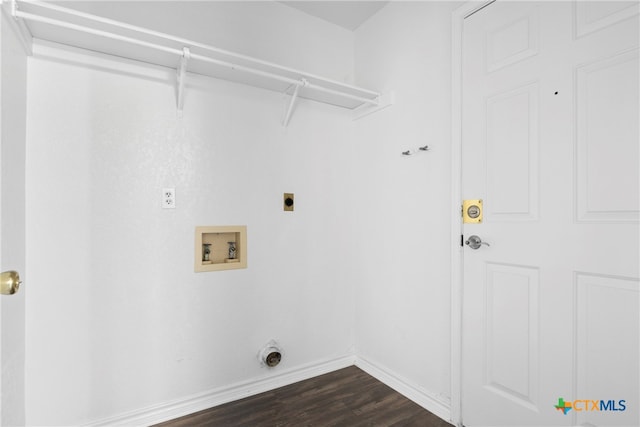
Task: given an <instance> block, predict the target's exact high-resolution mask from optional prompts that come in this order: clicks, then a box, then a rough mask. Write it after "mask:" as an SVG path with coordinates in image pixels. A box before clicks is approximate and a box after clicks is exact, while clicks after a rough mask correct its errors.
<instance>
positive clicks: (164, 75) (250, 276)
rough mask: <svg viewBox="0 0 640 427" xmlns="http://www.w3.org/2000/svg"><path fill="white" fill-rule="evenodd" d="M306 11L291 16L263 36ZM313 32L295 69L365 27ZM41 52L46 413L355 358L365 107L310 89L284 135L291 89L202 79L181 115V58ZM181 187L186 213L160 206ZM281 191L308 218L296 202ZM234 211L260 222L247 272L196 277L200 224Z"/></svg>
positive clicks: (31, 386)
mask: <svg viewBox="0 0 640 427" xmlns="http://www.w3.org/2000/svg"><path fill="white" fill-rule="evenodd" d="M278 7H281V5H278ZM306 19H307V18H306V16H305V15H303V14H300V16H298V17H297V20H296V22H295V23H289V22H288V21H287V20H283V19H278V18H277V17H276V16H273V17H271V18H270V20H268V21H265V24H264V25H268V28H263V30H264V32H262V33H261V35H262V37H263V38H269V37H270V35H271V34H276V35H278V37H280V35H281V34H282V33H284V32H287V31H288V32H290V33H291V32H295V31H297V29H298V28H299V27H301V26H302V27H303V26H304V25H305V20H306ZM308 19H310V18H308ZM250 24H251V25H253V24H254V23H253V22H252V23H250ZM309 25H315V26H317V22H315V21H314V22H309ZM274 26H277V27H279V30H277V31H276V30H273V29H272V27H274ZM254 31H256V32H259V29H255V30H254ZM272 31H273V32H272ZM314 31H315V33H313V34H307V36H306V37H309V38H313V39H314V40H315V43H320V41H322V43H324V44H325V45H324V46H323V48H322V49H314V51H313V52H306V53H305V52H304V51H294V52H290V53H289V54H290V56H289V57H288V58H289V60H290V62H291V63H292V64H291V65H296V64H295V62H296V60H297V59H298V58H299V59H300V60H301V62H306V58H308V57H310V56H313V57H314V61H318V62H322V61H323V60H324V61H326V62H327V63H332V64H334V65H335V64H337V63H340V62H339V61H337V60H336V59H335V57H336V55H337V56H338V57H347V56H349V55H351V54H352V48H353V36H352V34H351V33H348V32H346V31H343V30H339V29H337V27H333V26H329V25H327V26H325V27H317V28H316V29H315V30H314ZM35 48H36V50H35V54H34V56H33V57H32V58H31V59H30V60H29V70H28V73H29V74H28V79H29V90H28V105H29V111H28V138H27V156H28V165H27V206H28V209H27V245H28V246H27V248H28V249H27V251H28V252H27V256H28V259H29V267H28V269H29V270H28V273H29V286H28V288H27V289H26V290H27V293H28V297H29V307H28V312H27V358H26V363H27V382H26V387H27V395H26V398H27V423H28V424H29V425H74V424H79V423H87V422H95V421H96V420H101V419H105V418H108V417H112V416H115V415H119V414H124V413H126V412H127V411H138V410H140V409H141V408H147V407H151V406H153V405H162V404H165V403H167V402H171V401H174V400H176V399H183V398H185V397H189V396H193V395H196V394H198V393H207V392H211V391H215V390H224V389H225V388H230V387H232V386H234V385H238V384H242V383H246V382H249V383H251V382H253V381H258V380H260V379H264V378H267V377H270V376H274V375H279V374H281V373H284V372H292V371H294V370H296V369H301V368H304V367H308V366H314V365H321V364H322V363H325V362H327V361H332V360H336V359H339V358H341V357H344V356H346V355H350V354H351V352H352V343H353V337H352V332H353V331H352V325H353V322H352V319H353V294H352V290H353V286H352V283H353V282H354V279H355V278H354V277H353V270H352V269H351V267H350V257H349V254H351V253H352V251H351V250H350V246H351V245H352V244H353V239H352V236H351V232H350V225H351V223H350V219H351V217H350V216H349V215H343V212H344V211H347V212H349V211H351V209H350V206H349V203H350V195H351V194H350V190H351V188H350V185H349V179H348V177H349V176H350V174H351V172H352V170H351V169H352V167H353V164H352V155H351V152H352V148H350V147H351V144H352V141H353V133H352V124H351V123H352V122H351V120H350V115H349V114H348V112H347V111H345V110H342V109H339V108H335V107H331V106H328V105H323V104H318V103H313V102H305V101H302V102H301V103H300V105H299V107H298V108H297V109H296V111H295V113H294V116H293V118H292V120H291V123H290V125H289V127H288V128H286V129H284V128H282V127H281V125H280V121H281V118H282V113H283V106H284V103H285V102H286V99H285V98H284V97H283V96H282V95H280V94H276V93H272V92H267V91H262V90H259V89H255V88H251V87H247V86H241V85H235V84H231V83H226V82H223V81H217V80H214V79H208V78H197V77H193V76H192V78H190V80H189V83H188V86H187V91H186V97H185V109H184V118H183V119H178V118H177V117H176V109H175V89H174V86H173V82H174V79H175V70H165V69H161V68H154V67H150V66H145V65H142V64H135V63H126V62H123V61H117V60H115V59H113V58H108V57H104V56H100V55H96V54H88V53H86V52H78V51H75V50H73V49H65V48H62V47H60V46H52V45H48V44H46V43H42V44H37V45H36V47H35ZM283 48H284V47H283V46H278V47H276V48H274V56H278V55H280V54H281V53H282V51H280V50H279V49H283ZM263 53H264V55H265V56H269V55H268V53H269V52H267V51H264V52H263ZM347 53H348V54H349V55H347ZM340 64H341V67H343V69H342V70H341V71H340V72H339V73H337V74H342V75H348V74H351V72H352V69H351V67H352V61H346V62H345V63H340ZM303 65H304V64H303ZM299 68H303V67H302V66H300V67H299ZM170 186H172V187H175V188H176V193H177V208H176V209H175V210H162V209H161V208H160V193H161V189H162V188H163V187H170ZM283 192H294V193H295V194H296V210H295V212H293V213H285V212H283V211H282V193H283ZM233 224H246V225H247V227H248V263H249V267H248V268H247V269H246V270H235V271H223V272H210V273H194V272H193V245H194V228H195V227H196V226H197V225H233ZM272 338H273V339H276V340H277V341H278V342H279V343H280V344H281V345H282V346H283V348H284V352H285V354H284V360H283V362H282V363H281V365H280V366H279V367H278V368H276V369H275V370H267V369H266V368H263V367H261V366H260V365H259V363H258V361H257V358H256V356H257V353H258V351H259V350H260V348H261V347H262V346H263V345H264V344H266V343H267V342H268V341H269V340H270V339H272Z"/></svg>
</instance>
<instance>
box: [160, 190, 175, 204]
mask: <svg viewBox="0 0 640 427" xmlns="http://www.w3.org/2000/svg"><path fill="white" fill-rule="evenodd" d="M175 208H176V189H175V188H163V189H162V209H175Z"/></svg>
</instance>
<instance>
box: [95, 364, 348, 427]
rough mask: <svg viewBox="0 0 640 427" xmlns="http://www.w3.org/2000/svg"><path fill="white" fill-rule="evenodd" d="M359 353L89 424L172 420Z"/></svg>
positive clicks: (329, 367)
mask: <svg viewBox="0 0 640 427" xmlns="http://www.w3.org/2000/svg"><path fill="white" fill-rule="evenodd" d="M354 362H355V356H353V355H346V356H342V357H339V358H336V359H331V360H326V361H322V362H318V363H315V364H312V365H307V366H303V367H299V368H295V369H290V370H287V371H282V372H281V373H278V374H276V375H274V376H272V377H269V378H263V379H258V380H253V381H244V382H241V383H237V384H234V385H232V386H229V387H223V388H218V389H213V390H210V391H206V392H203V393H198V394H194V395H191V396H189V397H186V398H183V399H178V400H174V401H171V402H166V403H164V404H160V405H155V406H152V407H148V408H143V409H140V410H136V411H131V412H128V413H124V414H120V415H117V416H113V417H109V418H104V419H101V420H96V421H94V422H91V423H89V424H86V425H87V426H124V425H126V426H130V427H133V426H149V425H152V424H157V423H161V422H164V421H169V420H172V419H174V418H178V417H182V416H184V415H189V414H192V413H194V412H198V411H202V410H204V409H208V408H213V407H214V406H218V405H222V404H223V403H228V402H232V401H234V400H238V399H243V398H245V397H249V396H253V395H256V394H259V393H264V392H266V391H270V390H273V389H276V388H278V387H283V386H286V385H289V384H293V383H296V382H298V381H303V380H307V379H309V378H313V377H317V376H318V375H322V374H326V373H329V372H333V371H337V370H338V369H342V368H346V367H348V366H353V365H354Z"/></svg>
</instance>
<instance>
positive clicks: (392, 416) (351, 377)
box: [157, 366, 451, 427]
mask: <svg viewBox="0 0 640 427" xmlns="http://www.w3.org/2000/svg"><path fill="white" fill-rule="evenodd" d="M157 426H161V427H186V426H189V427H192V426H220V427H244V426H247V427H248V426H251V427H274V426H278V427H285V426H290V427H294V426H295V427H300V426H317V427H325V426H345V427H358V426H385V427H386V426H396V427H400V426H402V427H404V426H407V427H410V426H416V427H417V426H420V427H451V425H450V424H449V423H447V422H445V421H443V420H441V419H440V418H438V417H436V416H435V415H433V414H432V413H430V412H428V411H426V410H425V409H423V408H422V407H420V406H419V405H417V404H415V403H414V402H412V401H410V400H409V399H407V398H406V397H404V396H402V395H401V394H399V393H397V392H396V391H394V390H393V389H391V388H389V387H387V386H386V385H384V384H383V383H381V382H380V381H378V380H376V379H375V378H373V377H372V376H370V375H369V374H367V373H366V372H364V371H362V370H360V369H359V368H357V367H355V366H351V367H348V368H345V369H340V370H338V371H335V372H331V373H328V374H325V375H321V376H319V377H316V378H311V379H309V380H306V381H301V382H298V383H295V384H291V385H288V386H286V387H281V388H279V389H276V390H272V391H268V392H266V393H262V394H258V395H255V396H252V397H247V398H245V399H242V400H237V401H235V402H230V403H227V404H224V405H220V406H216V407H215V408H211V409H207V410H204V411H200V412H196V413H195V414H191V415H187V416H185V417H182V418H178V419H175V420H172V421H168V422H165V423H162V424H158V425H157Z"/></svg>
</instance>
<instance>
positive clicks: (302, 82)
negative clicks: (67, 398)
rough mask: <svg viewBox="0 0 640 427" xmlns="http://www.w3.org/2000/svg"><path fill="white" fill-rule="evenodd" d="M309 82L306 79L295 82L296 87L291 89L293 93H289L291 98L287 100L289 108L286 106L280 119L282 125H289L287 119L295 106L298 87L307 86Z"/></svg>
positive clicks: (298, 91)
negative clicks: (285, 110) (282, 117)
mask: <svg viewBox="0 0 640 427" xmlns="http://www.w3.org/2000/svg"><path fill="white" fill-rule="evenodd" d="M308 84H309V82H308V81H307V79H302V80H300V83H297V84H296V88H295V89H294V91H293V95H291V100H290V101H289V108H287V112H286V113H285V115H284V119H283V120H282V126H284V127H287V125H289V120H290V119H291V114H293V107H295V104H296V101H297V99H298V94H299V93H300V88H301V87H304V86H307V85H308Z"/></svg>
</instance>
